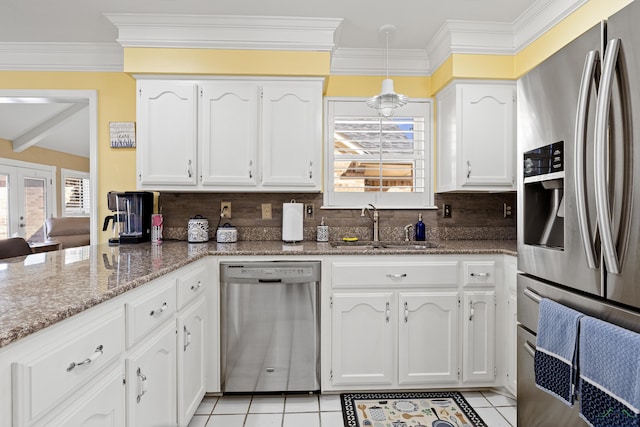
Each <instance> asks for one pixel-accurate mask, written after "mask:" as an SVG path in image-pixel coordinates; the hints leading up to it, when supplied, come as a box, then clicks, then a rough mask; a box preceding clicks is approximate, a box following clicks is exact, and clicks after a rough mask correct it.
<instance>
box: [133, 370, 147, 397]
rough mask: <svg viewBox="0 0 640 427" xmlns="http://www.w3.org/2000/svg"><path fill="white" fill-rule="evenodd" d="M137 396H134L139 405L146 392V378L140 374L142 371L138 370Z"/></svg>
mask: <svg viewBox="0 0 640 427" xmlns="http://www.w3.org/2000/svg"><path fill="white" fill-rule="evenodd" d="M136 375H138V395H137V396H136V402H137V403H140V399H141V398H142V396H144V394H145V393H146V392H147V376H146V375H145V374H143V373H142V370H140V368H138V372H137V373H136Z"/></svg>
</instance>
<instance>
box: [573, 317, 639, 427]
mask: <svg viewBox="0 0 640 427" xmlns="http://www.w3.org/2000/svg"><path fill="white" fill-rule="evenodd" d="M579 360H580V416H581V417H582V418H583V419H584V420H585V421H587V423H588V424H589V425H591V426H593V427H618V426H619V427H622V426H624V427H632V426H640V416H639V415H638V413H639V412H640V411H639V408H640V334H637V333H635V332H631V331H629V330H627V329H623V328H621V327H619V326H615V325H612V324H610V323H607V322H603V321H602V320H598V319H594V318H592V317H585V318H584V319H582V320H581V321H580V350H579Z"/></svg>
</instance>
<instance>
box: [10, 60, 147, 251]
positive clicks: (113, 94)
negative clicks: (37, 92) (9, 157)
mask: <svg viewBox="0 0 640 427" xmlns="http://www.w3.org/2000/svg"><path fill="white" fill-rule="evenodd" d="M0 88H2V89H57V90H96V91H97V94H98V96H97V98H98V101H97V103H98V106H97V107H98V150H97V152H98V159H97V163H98V223H100V222H101V221H100V219H101V218H103V217H104V216H106V215H107V214H108V212H109V211H108V209H107V197H106V194H107V192H108V191H109V190H133V189H135V186H136V181H135V172H136V155H135V149H133V148H125V149H123V148H119V149H113V148H110V146H109V122H135V120H136V100H135V89H136V83H135V80H134V79H133V78H132V77H131V76H129V75H128V74H125V73H104V72H39V71H28V72H25V71H0ZM3 157H5V156H3ZM33 161H35V160H33ZM103 234H104V235H103ZM107 238H108V236H107V234H105V233H101V234H100V241H101V242H106V239H107Z"/></svg>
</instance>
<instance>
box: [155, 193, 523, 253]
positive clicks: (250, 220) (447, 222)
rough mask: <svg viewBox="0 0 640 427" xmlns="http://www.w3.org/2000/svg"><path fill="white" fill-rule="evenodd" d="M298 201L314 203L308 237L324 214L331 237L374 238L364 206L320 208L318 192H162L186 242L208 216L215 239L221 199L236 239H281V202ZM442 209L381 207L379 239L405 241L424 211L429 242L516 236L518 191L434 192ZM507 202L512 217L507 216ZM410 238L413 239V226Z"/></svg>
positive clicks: (170, 231)
mask: <svg viewBox="0 0 640 427" xmlns="http://www.w3.org/2000/svg"><path fill="white" fill-rule="evenodd" d="M292 199H294V200H295V201H296V202H298V203H305V204H312V205H313V218H305V220H304V240H316V231H317V228H316V227H317V226H318V225H320V221H321V219H322V217H324V218H325V224H326V225H328V226H329V240H332V241H334V240H341V239H342V238H343V237H357V238H359V239H360V240H371V238H372V224H371V220H370V219H369V218H368V217H364V218H363V217H361V216H360V214H361V209H321V206H322V194H319V193H296V194H291V193H161V195H160V206H161V207H162V213H163V215H164V237H165V239H178V240H187V223H188V221H189V218H192V217H194V216H195V215H202V216H203V217H205V218H207V219H208V220H209V236H210V238H211V239H212V240H214V239H215V235H216V227H217V225H218V220H219V219H220V202H222V201H225V202H230V203H231V214H232V217H231V218H229V219H227V218H223V219H222V220H221V222H220V224H221V225H222V224H225V223H230V224H231V225H233V226H234V227H236V228H237V230H238V240H281V238H282V231H281V226H282V204H283V203H288V202H290V201H291V200H292ZM435 202H436V206H438V209H379V214H380V220H379V221H380V223H379V224H380V240H404V227H405V226H406V225H408V224H412V225H414V224H415V223H416V222H417V221H418V214H419V213H421V214H422V218H423V222H424V223H425V225H426V234H427V240H430V239H444V240H477V239H480V240H515V239H516V211H515V209H516V193H515V192H509V193H443V194H436V195H435ZM263 203H271V208H272V218H271V219H262V204H263ZM444 204H448V205H450V206H451V218H443V205H444ZM505 204H506V205H507V206H510V207H511V215H510V216H508V217H506V218H505V217H504V209H505ZM411 232H412V233H411V240H414V237H413V229H412V230H411Z"/></svg>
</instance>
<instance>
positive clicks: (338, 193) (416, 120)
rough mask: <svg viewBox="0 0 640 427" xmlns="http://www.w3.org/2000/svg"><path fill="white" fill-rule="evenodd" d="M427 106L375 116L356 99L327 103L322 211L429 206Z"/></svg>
mask: <svg viewBox="0 0 640 427" xmlns="http://www.w3.org/2000/svg"><path fill="white" fill-rule="evenodd" d="M432 114H433V113H432V102H431V100H427V99H416V100H410V101H409V103H408V104H407V105H405V106H404V107H401V108H399V109H397V110H396V111H395V113H394V115H393V116H391V117H380V116H378V114H377V113H376V111H375V110H373V109H371V108H369V107H368V106H367V105H366V102H365V99H361V98H327V100H326V115H325V117H326V118H327V129H326V130H327V131H326V134H325V140H326V144H325V153H326V158H325V191H324V206H326V207H344V208H360V207H362V206H365V205H367V204H368V203H371V204H373V205H375V206H376V207H377V208H425V207H432V206H433V203H434V202H433V184H432V175H433V173H432V167H433V166H432V142H431V141H432V127H431V123H432Z"/></svg>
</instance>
